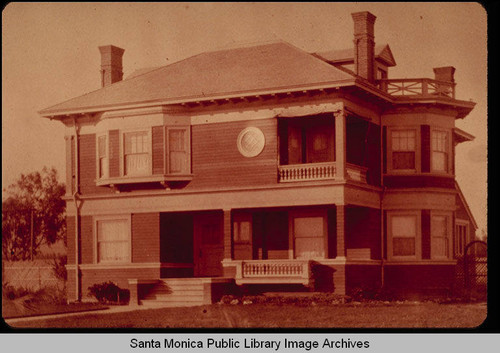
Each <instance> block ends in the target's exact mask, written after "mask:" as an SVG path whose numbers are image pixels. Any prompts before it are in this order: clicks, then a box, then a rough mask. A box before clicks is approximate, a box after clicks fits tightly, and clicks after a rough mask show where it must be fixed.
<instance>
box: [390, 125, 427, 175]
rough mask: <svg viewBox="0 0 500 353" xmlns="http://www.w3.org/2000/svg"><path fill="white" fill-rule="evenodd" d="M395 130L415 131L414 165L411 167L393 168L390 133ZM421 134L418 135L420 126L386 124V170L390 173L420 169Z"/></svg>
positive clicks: (417, 170)
mask: <svg viewBox="0 0 500 353" xmlns="http://www.w3.org/2000/svg"><path fill="white" fill-rule="evenodd" d="M395 131H414V132H415V149H414V153H415V167H414V168H413V169H395V168H394V167H393V153H394V152H397V151H393V147H392V145H393V143H392V134H393V132H395ZM420 139H421V136H420V126H417V125H408V126H387V171H388V172H389V173H392V174H416V173H420V171H421V155H420V149H421V141H420Z"/></svg>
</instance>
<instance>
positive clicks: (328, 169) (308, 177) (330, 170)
mask: <svg viewBox="0 0 500 353" xmlns="http://www.w3.org/2000/svg"><path fill="white" fill-rule="evenodd" d="M346 169H347V176H348V177H349V179H351V180H355V181H359V182H363V183H366V172H367V168H365V167H361V166H358V165H354V164H350V163H348V164H347V165H346ZM278 175H279V181H280V182H281V183H288V182H296V181H313V180H327V179H335V177H336V166H335V162H326V163H304V164H290V165H280V166H279V167H278Z"/></svg>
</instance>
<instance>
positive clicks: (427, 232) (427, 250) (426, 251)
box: [422, 210, 431, 259]
mask: <svg viewBox="0 0 500 353" xmlns="http://www.w3.org/2000/svg"><path fill="white" fill-rule="evenodd" d="M430 258H431V211H430V210H422V259H430Z"/></svg>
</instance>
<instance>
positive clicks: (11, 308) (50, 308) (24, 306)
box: [2, 298, 106, 319]
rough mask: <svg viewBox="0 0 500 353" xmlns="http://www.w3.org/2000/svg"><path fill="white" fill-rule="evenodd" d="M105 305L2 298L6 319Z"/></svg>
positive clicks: (90, 308) (95, 308)
mask: <svg viewBox="0 0 500 353" xmlns="http://www.w3.org/2000/svg"><path fill="white" fill-rule="evenodd" d="M104 308H106V306H105V305H101V304H98V303H74V304H59V303H47V302H37V301H33V302H31V303H25V302H24V301H21V300H6V299H5V298H3V300H2V317H3V318H4V319H9V318H18V317H27V316H39V315H46V314H59V313H72V312H79V311H87V310H97V309H104Z"/></svg>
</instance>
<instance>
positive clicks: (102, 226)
mask: <svg viewBox="0 0 500 353" xmlns="http://www.w3.org/2000/svg"><path fill="white" fill-rule="evenodd" d="M96 233H97V234H96V260H97V262H98V263H110V262H129V261H130V218H109V219H99V220H97V221H96Z"/></svg>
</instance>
